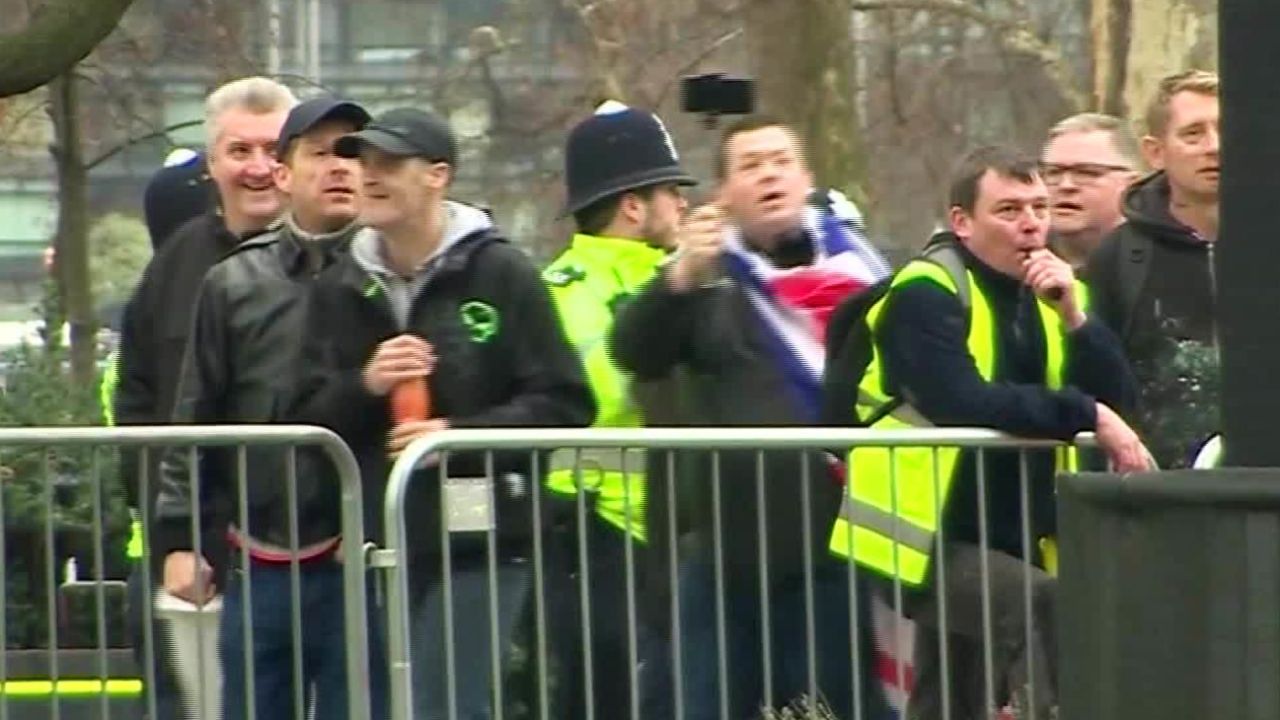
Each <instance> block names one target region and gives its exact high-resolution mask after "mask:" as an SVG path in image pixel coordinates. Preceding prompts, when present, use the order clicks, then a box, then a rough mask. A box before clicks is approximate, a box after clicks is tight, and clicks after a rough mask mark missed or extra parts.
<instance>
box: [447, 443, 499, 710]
mask: <svg viewBox="0 0 1280 720" xmlns="http://www.w3.org/2000/svg"><path fill="white" fill-rule="evenodd" d="M484 473H485V477H486V478H487V479H488V482H489V487H491V488H494V491H495V493H496V491H497V490H496V483H497V482H498V478H497V477H496V475H495V473H494V471H493V451H491V450H486V451H485V454H484ZM489 501H490V503H496V495H495V496H491V497H490V498H489ZM489 512H490V517H489V520H490V522H489V524H488V525H489V527H488V529H487V530H485V544H486V546H487V550H488V552H487V553H486V555H488V558H489V560H488V571H487V573H486V574H487V575H488V583H489V674H490V677H491V679H492V680H491V681H492V683H493V714H494V717H495V718H496V720H502V718H503V712H502V655H503V650H504V649H505V648H503V647H502V643H501V642H500V641H499V637H500V632H499V627H498V623H499V619H498V593H499V592H501V590H500V588H499V587H498V584H499V581H498V542H497V526H498V509H497V507H495V506H494V505H493V504H491V505H490V506H489ZM449 632H450V633H452V630H450V631H449Z"/></svg>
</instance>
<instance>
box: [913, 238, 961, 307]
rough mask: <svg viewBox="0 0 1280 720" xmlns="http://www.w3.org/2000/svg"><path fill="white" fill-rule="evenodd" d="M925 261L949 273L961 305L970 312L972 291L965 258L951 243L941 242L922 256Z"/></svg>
mask: <svg viewBox="0 0 1280 720" xmlns="http://www.w3.org/2000/svg"><path fill="white" fill-rule="evenodd" d="M922 257H923V258H924V259H925V260H928V261H929V262H931V263H933V264H934V265H937V266H938V267H940V268H942V269H943V270H946V271H947V275H949V276H950V277H951V282H952V283H953V284H954V285H955V286H956V297H958V298H959V299H960V305H961V307H963V308H964V309H965V312H968V310H969V308H970V307H972V306H973V297H972V292H973V291H972V289H971V288H970V287H969V271H968V269H966V268H965V266H964V258H963V257H961V256H960V253H959V252H958V251H957V250H956V248H955V245H953V244H951V243H949V242H940V243H936V244H934V245H931V246H929V248H927V249H926V250H925V251H924V254H923V256H922Z"/></svg>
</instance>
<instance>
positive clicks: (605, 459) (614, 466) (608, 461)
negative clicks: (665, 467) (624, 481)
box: [548, 448, 645, 475]
mask: <svg viewBox="0 0 1280 720" xmlns="http://www.w3.org/2000/svg"><path fill="white" fill-rule="evenodd" d="M578 468H581V469H582V472H584V473H602V472H617V473H621V472H625V473H627V474H628V475H630V474H639V473H643V472H644V471H645V454H644V450H641V449H639V448H583V449H582V450H575V449H573V448H560V449H559V450H555V451H553V452H552V453H551V459H550V460H549V461H548V469H549V471H550V472H558V471H562V470H564V471H568V472H574V471H575V470H577V469H578Z"/></svg>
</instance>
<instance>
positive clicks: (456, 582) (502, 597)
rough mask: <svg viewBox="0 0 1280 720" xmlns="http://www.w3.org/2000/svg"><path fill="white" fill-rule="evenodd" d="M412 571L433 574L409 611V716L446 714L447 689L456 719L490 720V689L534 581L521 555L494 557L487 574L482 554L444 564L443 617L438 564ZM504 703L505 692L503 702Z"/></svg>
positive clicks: (501, 675)
mask: <svg viewBox="0 0 1280 720" xmlns="http://www.w3.org/2000/svg"><path fill="white" fill-rule="evenodd" d="M436 562H439V561H438V560H437V561H436ZM414 571H415V572H423V573H434V574H435V577H434V578H432V579H431V580H430V581H429V582H425V583H423V585H422V586H421V588H420V589H418V590H417V591H415V594H414V598H413V600H412V602H411V608H410V613H411V615H412V622H413V629H412V631H411V633H412V634H411V637H410V645H409V652H410V659H411V662H412V666H413V671H412V674H413V707H414V717H415V718H416V720H442V719H443V718H447V717H450V715H449V692H450V689H452V692H453V700H454V702H455V703H456V708H457V717H458V718H460V719H461V720H488V718H491V717H493V716H494V712H493V697H494V693H493V689H494V688H495V687H497V685H498V683H501V682H503V680H504V679H505V676H506V675H507V673H508V670H509V665H510V662H511V659H512V652H511V650H512V647H511V643H512V637H513V634H514V631H515V628H516V624H517V621H518V620H519V619H520V618H521V617H523V616H525V615H526V614H527V613H526V607H525V606H526V603H528V602H529V600H530V595H529V589H530V587H531V586H532V583H533V568H532V566H531V563H530V562H529V561H528V560H526V559H524V558H504V559H500V560H498V561H497V567H496V572H495V573H493V574H492V575H491V574H490V572H489V565H488V562H487V559H486V557H484V556H480V557H477V556H475V555H472V556H469V557H458V558H456V559H455V560H454V562H453V564H452V566H451V568H450V587H449V590H450V593H449V595H448V597H449V598H450V599H451V603H452V604H451V608H450V611H451V613H452V616H451V617H448V618H447V617H446V613H445V598H446V595H445V587H444V583H443V582H441V581H440V579H439V578H440V572H441V569H440V566H439V565H434V566H433V567H430V568H428V567H424V566H421V565H419V566H418V567H415V568H414ZM447 626H450V627H452V634H451V636H452V640H453V647H452V662H453V673H452V674H449V672H448V671H449V664H448V663H449V647H448V645H447V643H446V638H447V637H449V636H450V635H449V634H447V633H446V627H447ZM495 664H496V665H497V669H498V673H497V675H496V676H495V675H494V673H493V667H494V665H495ZM504 695H505V693H504ZM506 700H507V698H505V697H504V698H503V702H504V704H506Z"/></svg>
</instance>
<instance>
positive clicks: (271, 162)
mask: <svg viewBox="0 0 1280 720" xmlns="http://www.w3.org/2000/svg"><path fill="white" fill-rule="evenodd" d="M275 164H276V159H275V156H274V155H272V154H271V153H269V152H267V151H266V150H261V149H259V150H255V151H254V152H253V154H252V155H251V156H250V158H249V165H248V168H247V169H248V171H249V172H250V173H252V174H254V175H270V174H271V171H272V169H274V168H275Z"/></svg>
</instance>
